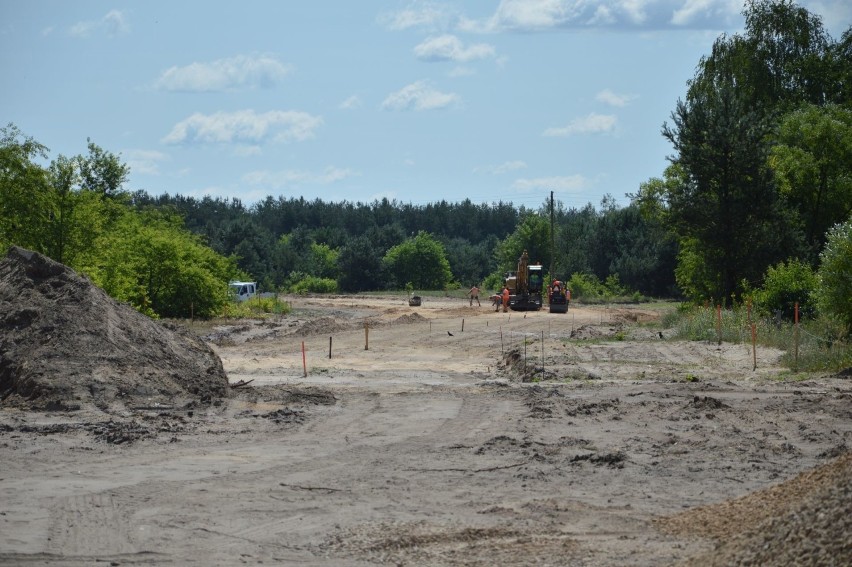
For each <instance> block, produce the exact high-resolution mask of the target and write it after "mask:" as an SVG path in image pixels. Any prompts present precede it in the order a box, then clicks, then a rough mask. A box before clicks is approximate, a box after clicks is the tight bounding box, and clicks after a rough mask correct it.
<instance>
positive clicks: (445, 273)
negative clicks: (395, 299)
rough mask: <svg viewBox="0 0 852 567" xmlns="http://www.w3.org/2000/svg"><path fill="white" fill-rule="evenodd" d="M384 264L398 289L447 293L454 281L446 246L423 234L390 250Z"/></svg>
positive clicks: (393, 284) (427, 234)
mask: <svg viewBox="0 0 852 567" xmlns="http://www.w3.org/2000/svg"><path fill="white" fill-rule="evenodd" d="M382 263H383V265H384V267H385V270H386V272H387V273H388V274H389V276H390V282H389V283H390V284H391V285H392V286H393V287H396V288H401V287H402V286H404V285H405V284H406V283H407V282H411V283H412V284H413V285H414V288H415V289H444V288H445V287H446V286H447V284H449V283H450V281H451V280H452V272H451V271H450V263H449V261H447V256H446V253H445V252H444V246H443V245H442V244H441V243H440V242H438V241H437V240H436V239H435V238H434V237H433V236H432V235H431V234H429V233H427V232H424V231H421V232H419V233H417V235H416V236H414V237H413V238H409V239H407V240H406V241H405V242H403V243H402V244H398V245H396V246H394V247H393V248H391V249H390V250H388V251H387V253H386V254H385V256H384V259H383V261H382Z"/></svg>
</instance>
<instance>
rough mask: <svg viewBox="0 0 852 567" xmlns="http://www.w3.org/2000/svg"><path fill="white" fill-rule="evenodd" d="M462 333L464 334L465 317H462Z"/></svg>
mask: <svg viewBox="0 0 852 567" xmlns="http://www.w3.org/2000/svg"><path fill="white" fill-rule="evenodd" d="M462 333H464V317H462Z"/></svg>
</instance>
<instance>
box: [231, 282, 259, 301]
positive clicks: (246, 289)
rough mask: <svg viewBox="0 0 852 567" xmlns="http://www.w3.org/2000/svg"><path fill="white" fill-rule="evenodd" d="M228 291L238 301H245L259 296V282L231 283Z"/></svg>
mask: <svg viewBox="0 0 852 567" xmlns="http://www.w3.org/2000/svg"><path fill="white" fill-rule="evenodd" d="M228 289H229V290H230V292H231V294H232V295H233V296H234V299H236V300H237V301H245V300H246V299H249V298H252V297H254V296H255V295H257V282H231V283H229V284H228Z"/></svg>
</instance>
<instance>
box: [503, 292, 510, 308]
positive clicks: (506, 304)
mask: <svg viewBox="0 0 852 567" xmlns="http://www.w3.org/2000/svg"><path fill="white" fill-rule="evenodd" d="M507 311H509V287H508V286H503V313H506V312H507Z"/></svg>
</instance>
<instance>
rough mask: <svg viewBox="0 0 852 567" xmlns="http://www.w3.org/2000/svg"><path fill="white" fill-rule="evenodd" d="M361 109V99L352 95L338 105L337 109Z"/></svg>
mask: <svg viewBox="0 0 852 567" xmlns="http://www.w3.org/2000/svg"><path fill="white" fill-rule="evenodd" d="M360 107H361V99H360V97H358V95H352V96H350V97H349V98H347V99H346V100H344V101H343V102H341V103H340V105H339V107H338V108H340V109H342V110H353V109H355V108H360Z"/></svg>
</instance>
